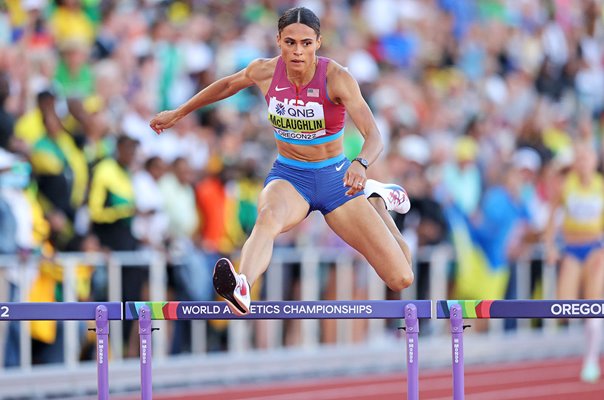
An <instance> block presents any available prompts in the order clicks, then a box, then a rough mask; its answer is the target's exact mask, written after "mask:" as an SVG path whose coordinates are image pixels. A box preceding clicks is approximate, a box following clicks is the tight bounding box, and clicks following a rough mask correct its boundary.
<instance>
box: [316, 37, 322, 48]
mask: <svg viewBox="0 0 604 400" xmlns="http://www.w3.org/2000/svg"><path fill="white" fill-rule="evenodd" d="M320 48H321V35H319V37H318V38H317V50H319V49H320Z"/></svg>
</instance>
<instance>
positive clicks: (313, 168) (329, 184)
mask: <svg viewBox="0 0 604 400" xmlns="http://www.w3.org/2000/svg"><path fill="white" fill-rule="evenodd" d="M349 165H350V160H348V159H347V158H346V157H345V156H344V154H341V155H339V156H337V157H333V158H330V159H328V160H324V161H319V162H304V161H297V160H292V159H289V158H285V157H283V156H281V155H279V156H277V160H276V161H275V163H274V164H273V168H272V169H271V170H270V172H269V173H268V176H267V177H266V180H265V181H264V186H266V185H268V184H269V183H270V182H272V181H274V180H275V179H283V180H285V181H288V182H289V183H291V184H292V186H293V187H294V188H295V189H296V190H297V191H298V193H300V194H301V195H302V197H304V199H305V200H306V201H307V202H308V204H309V205H310V210H309V211H308V213H309V214H310V213H311V212H313V211H315V210H317V211H320V212H321V213H322V214H323V215H325V214H328V213H330V212H331V211H333V210H335V209H336V208H338V207H339V206H341V205H342V204H344V203H346V202H347V201H349V200H352V199H354V198H355V197H358V196H362V195H363V191H360V192H358V193H357V194H355V195H353V196H347V195H346V192H347V191H348V189H349V187H347V186H344V184H343V180H344V174H345V173H346V170H347V169H348V166H349Z"/></svg>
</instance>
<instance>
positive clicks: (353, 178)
mask: <svg viewBox="0 0 604 400" xmlns="http://www.w3.org/2000/svg"><path fill="white" fill-rule="evenodd" d="M365 182H367V174H366V172H365V167H363V166H362V165H361V164H359V163H358V162H353V163H352V164H350V166H349V167H348V169H347V170H346V173H345V174H344V186H348V187H349V188H350V189H348V191H347V192H346V195H347V196H354V195H355V194H357V193H358V192H362V191H363V190H364V189H365Z"/></svg>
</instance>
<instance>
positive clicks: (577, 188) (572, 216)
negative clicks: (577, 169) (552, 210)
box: [562, 172, 604, 238]
mask: <svg viewBox="0 0 604 400" xmlns="http://www.w3.org/2000/svg"><path fill="white" fill-rule="evenodd" d="M562 196H563V202H562V204H563V206H564V221H563V230H564V235H565V237H567V238H572V236H577V235H579V236H582V237H592V236H593V237H600V236H601V235H602V230H603V229H604V219H603V217H604V179H603V178H602V176H601V175H600V174H595V175H594V177H593V179H592V180H591V182H590V183H589V185H587V186H585V185H583V184H582V183H581V181H580V179H579V176H578V175H577V174H576V173H574V172H571V173H570V174H569V175H568V176H567V178H566V179H565V181H564V186H563V192H562Z"/></svg>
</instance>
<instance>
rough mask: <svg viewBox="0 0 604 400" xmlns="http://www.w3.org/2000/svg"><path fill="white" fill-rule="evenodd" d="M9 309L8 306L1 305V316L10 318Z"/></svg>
mask: <svg viewBox="0 0 604 400" xmlns="http://www.w3.org/2000/svg"><path fill="white" fill-rule="evenodd" d="M8 311H9V308H8V306H2V307H0V313H1V314H0V318H8V317H9V315H8Z"/></svg>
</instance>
